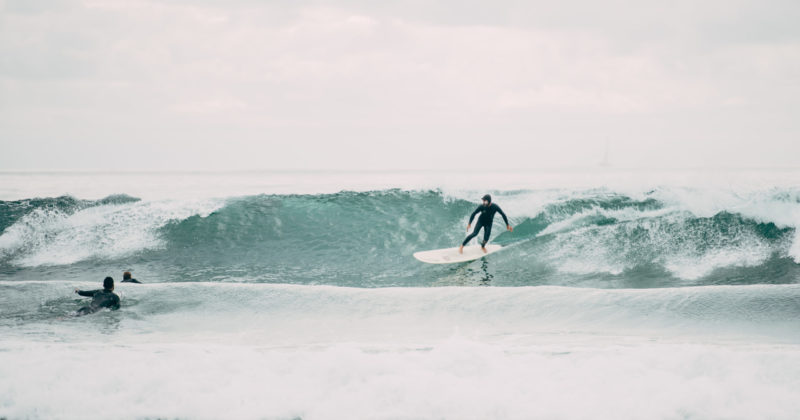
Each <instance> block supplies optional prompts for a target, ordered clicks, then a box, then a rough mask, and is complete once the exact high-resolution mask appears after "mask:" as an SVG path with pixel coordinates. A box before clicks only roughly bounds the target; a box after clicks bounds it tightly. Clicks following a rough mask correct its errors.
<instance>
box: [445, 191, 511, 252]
mask: <svg viewBox="0 0 800 420" xmlns="http://www.w3.org/2000/svg"><path fill="white" fill-rule="evenodd" d="M478 213H480V214H481V215H480V216H478V224H476V225H475V230H473V231H472V233H471V234H469V236H467V239H464V242H462V243H461V247H460V248H458V252H459V254H463V253H464V245H466V244H467V242H469V241H471V240H472V238H474V237H476V236H478V231H480V230H481V228H483V241H482V242H481V249H482V250H483V252H487V251H486V243H487V242H489V235H491V234H492V222H493V221H494V214H495V213H500V215H501V216H503V221H505V222H506V229H508V231H509V232H513V231H514V228H512V227H511V225H509V224H508V217H506V214H505V213H503V210H502V209H500V206H498V205H497V204H494V203H492V196H491V195H489V194H486V195H484V196H483V204H481V205H479V206H478V208H477V209H475V211H473V212H472V215H470V216H469V223H468V224H467V232H469V228H470V227H472V219H474V218H475V215H476V214H478Z"/></svg>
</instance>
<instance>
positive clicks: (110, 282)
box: [103, 277, 114, 290]
mask: <svg viewBox="0 0 800 420" xmlns="http://www.w3.org/2000/svg"><path fill="white" fill-rule="evenodd" d="M103 288H104V289H106V290H114V279H113V278H111V277H106V278H105V280H103Z"/></svg>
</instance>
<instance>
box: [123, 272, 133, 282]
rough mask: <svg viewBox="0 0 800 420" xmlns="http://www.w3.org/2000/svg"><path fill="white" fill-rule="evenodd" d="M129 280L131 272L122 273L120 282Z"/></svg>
mask: <svg viewBox="0 0 800 420" xmlns="http://www.w3.org/2000/svg"><path fill="white" fill-rule="evenodd" d="M129 278H131V272H130V271H126V272H124V273H122V280H127V279H129Z"/></svg>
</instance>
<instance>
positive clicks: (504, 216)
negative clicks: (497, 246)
mask: <svg viewBox="0 0 800 420" xmlns="http://www.w3.org/2000/svg"><path fill="white" fill-rule="evenodd" d="M495 206H497V212H498V213H500V215H501V216H503V221H504V222H506V226H508V217H506V214H505V213H503V209H501V208H500V206H498V205H497V204H495Z"/></svg>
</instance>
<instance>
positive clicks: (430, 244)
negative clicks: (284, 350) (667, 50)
mask: <svg viewBox="0 0 800 420" xmlns="http://www.w3.org/2000/svg"><path fill="white" fill-rule="evenodd" d="M495 197H496V199H495V201H496V202H497V203H498V204H499V205H501V206H502V207H503V208H504V210H505V211H506V213H507V214H508V215H509V216H510V218H511V223H512V224H513V225H514V226H515V230H514V232H513V233H509V232H505V230H504V229H503V226H502V220H501V218H500V216H499V215H498V216H497V217H496V219H495V225H494V230H493V235H492V240H493V242H494V243H497V244H501V245H503V246H505V247H506V249H505V250H504V251H502V252H500V253H497V254H495V255H493V256H492V257H491V258H487V259H485V260H479V261H476V262H472V263H468V264H462V265H455V266H429V265H424V264H421V263H419V262H417V261H416V260H414V259H413V258H412V254H413V252H415V251H419V250H425V249H436V248H444V247H452V246H456V245H457V244H459V243H460V242H461V240H462V239H463V237H464V228H465V227H466V222H467V218H468V215H469V214H470V213H471V211H472V210H473V209H474V207H475V206H476V203H475V202H474V201H471V200H465V199H464V197H459V196H458V195H456V194H448V193H444V192H442V191H439V190H433V191H405V190H383V191H371V192H340V193H335V194H308V195H255V196H244V197H231V198H226V199H202V200H160V201H144V200H139V199H137V198H134V197H129V196H126V195H115V196H110V197H107V198H104V199H102V200H95V201H91V200H79V199H75V198H72V197H68V196H65V197H56V198H46V199H29V200H19V201H4V202H0V228H1V229H2V235H0V273H2V274H4V275H6V276H8V278H9V279H20V280H26V279H49V278H54V277H55V278H58V279H85V278H86V276H87V274H88V275H93V274H94V273H101V274H97V276H98V277H100V276H104V275H107V274H108V273H116V272H121V271H122V270H124V269H133V270H135V271H134V273H135V277H140V278H141V279H142V280H146V281H148V282H174V281H217V282H219V281H235V282H269V283H295V284H327V285H337V286H356V287H383V286H428V285H475V284H493V285H501V286H503V285H506V286H522V285H543V284H550V285H567V286H586V287H600V288H606V287H607V288H617V287H624V288H629V287H633V288H649V287H674V286H687V285H716V284H786V283H797V282H798V279H800V266H799V265H798V263H799V262H800V244H799V243H798V242H800V241H799V240H798V236H797V225H798V224H800V192H799V191H797V190H791V189H782V190H774V189H773V190H769V191H760V192H754V193H748V194H736V193H734V192H724V191H722V192H721V191H718V190H715V191H708V190H700V189H698V190H693V189H687V188H662V189H654V190H651V191H647V192H644V193H636V194H624V193H619V192H613V191H608V190H603V189H594V190H577V191H576V190H544V191H526V190H520V191H509V192H499V193H497V194H495Z"/></svg>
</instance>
